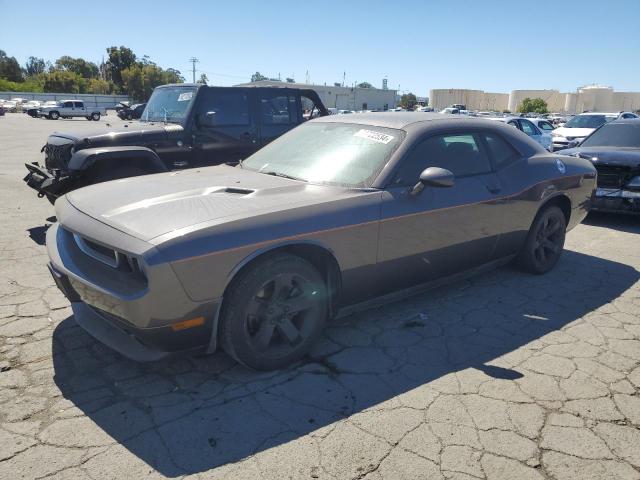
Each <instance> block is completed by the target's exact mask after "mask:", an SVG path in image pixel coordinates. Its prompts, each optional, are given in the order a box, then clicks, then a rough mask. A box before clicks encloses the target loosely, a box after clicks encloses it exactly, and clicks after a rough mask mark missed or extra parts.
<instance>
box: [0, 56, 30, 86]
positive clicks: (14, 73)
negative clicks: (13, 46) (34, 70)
mask: <svg viewBox="0 0 640 480" xmlns="http://www.w3.org/2000/svg"><path fill="white" fill-rule="evenodd" d="M0 78H4V79H5V80H9V81H10V82H22V81H23V80H24V79H23V78H22V69H21V68H20V64H19V63H18V60H16V57H8V56H7V54H6V53H5V52H4V50H0Z"/></svg>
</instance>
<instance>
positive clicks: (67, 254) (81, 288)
mask: <svg viewBox="0 0 640 480" xmlns="http://www.w3.org/2000/svg"><path fill="white" fill-rule="evenodd" d="M105 227H106V226H105ZM106 228H108V227H106ZM76 247H77V245H76V244H75V242H74V240H73V236H72V234H70V233H69V232H68V231H66V229H63V228H61V227H60V225H59V224H57V223H56V224H54V225H52V226H51V227H50V228H49V230H48V231H47V250H48V253H49V258H50V262H51V264H50V267H49V268H50V271H51V273H52V275H53V277H54V280H55V282H56V285H57V286H58V288H60V290H61V291H62V292H63V293H64V295H65V296H66V297H67V298H68V299H69V301H70V302H71V305H72V308H73V313H74V317H75V319H76V322H77V323H78V324H79V325H80V326H81V327H82V328H84V329H85V330H86V331H87V332H88V333H89V334H91V335H92V336H94V337H95V338H96V339H97V340H99V341H101V342H102V343H104V344H105V345H107V346H109V347H111V348H112V349H114V350H116V351H117V352H119V353H121V354H122V355H124V356H126V357H128V358H130V359H132V360H135V361H154V360H158V359H160V358H163V357H166V356H168V355H172V354H178V353H184V352H207V353H211V352H213V351H214V350H215V346H216V337H215V335H214V332H215V331H216V330H217V329H216V328H215V327H216V324H217V315H218V310H219V305H220V303H221V302H220V299H213V300H209V301H204V302H195V301H193V300H191V299H190V298H189V297H188V296H187V295H186V293H185V291H184V289H183V287H182V285H181V284H180V282H179V280H178V279H177V277H176V276H175V274H174V273H173V271H172V269H171V267H170V266H169V265H167V264H164V265H160V266H157V267H150V268H149V269H148V270H147V274H148V277H149V278H148V280H147V281H142V280H135V279H130V278H127V277H126V274H124V273H123V272H121V271H118V270H117V269H116V268H114V267H111V266H109V265H106V264H104V263H102V262H100V261H98V260H96V259H94V258H92V257H90V256H87V255H86V254H85V253H84V252H83V251H81V250H79V249H78V248H76ZM195 318H202V322H201V323H199V324H198V325H196V326H193V327H191V328H180V325H181V324H180V322H182V321H185V320H192V319H195Z"/></svg>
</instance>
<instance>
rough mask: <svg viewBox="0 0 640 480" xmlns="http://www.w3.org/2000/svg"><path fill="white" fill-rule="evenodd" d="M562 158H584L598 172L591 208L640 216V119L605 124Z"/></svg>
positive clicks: (565, 152)
mask: <svg viewBox="0 0 640 480" xmlns="http://www.w3.org/2000/svg"><path fill="white" fill-rule="evenodd" d="M562 153H563V154H564V155H574V156H576V157H581V158H586V159H587V160H589V161H590V162H591V163H593V165H594V166H595V167H596V170H597V171H598V188H597V190H596V191H595V193H594V197H593V199H592V201H591V208H592V209H594V210H603V211H608V212H616V213H634V214H640V118H633V119H623V120H616V121H615V122H609V123H605V124H604V125H602V126H601V127H599V128H598V129H597V130H596V131H595V132H593V133H592V134H591V135H589V136H588V137H587V138H586V139H585V140H584V141H583V142H582V143H581V144H580V146H578V147H576V148H571V149H566V150H563V151H562Z"/></svg>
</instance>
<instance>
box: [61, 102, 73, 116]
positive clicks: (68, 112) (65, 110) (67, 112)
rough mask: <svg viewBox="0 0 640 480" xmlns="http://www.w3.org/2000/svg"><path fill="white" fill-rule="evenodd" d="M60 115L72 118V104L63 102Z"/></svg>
mask: <svg viewBox="0 0 640 480" xmlns="http://www.w3.org/2000/svg"><path fill="white" fill-rule="evenodd" d="M60 115H61V116H63V117H67V116H72V115H73V102H63V103H62V108H61V109H60Z"/></svg>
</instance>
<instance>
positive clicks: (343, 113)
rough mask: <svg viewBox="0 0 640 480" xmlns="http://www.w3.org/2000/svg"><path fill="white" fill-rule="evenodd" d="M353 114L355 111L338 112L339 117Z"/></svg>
mask: <svg viewBox="0 0 640 480" xmlns="http://www.w3.org/2000/svg"><path fill="white" fill-rule="evenodd" d="M352 113H356V112H354V111H353V110H338V115H351V114H352Z"/></svg>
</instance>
